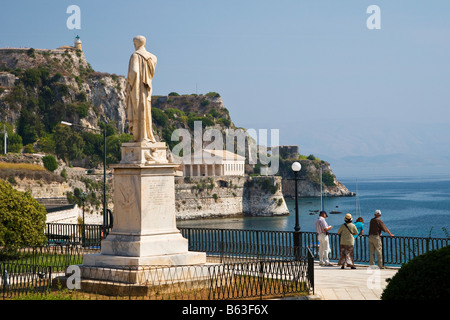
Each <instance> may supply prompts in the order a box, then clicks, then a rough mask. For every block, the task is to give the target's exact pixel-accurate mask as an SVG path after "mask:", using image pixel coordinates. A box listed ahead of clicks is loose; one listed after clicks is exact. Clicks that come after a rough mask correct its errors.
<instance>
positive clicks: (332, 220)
mask: <svg viewBox="0 0 450 320" xmlns="http://www.w3.org/2000/svg"><path fill="white" fill-rule="evenodd" d="M340 181H341V182H342V183H343V184H344V185H345V186H346V187H347V188H348V189H349V190H350V191H353V192H355V193H356V196H354V197H324V198H322V199H323V200H322V201H321V199H320V197H316V198H299V199H298V208H299V224H300V230H301V231H315V227H314V224H315V221H316V220H317V218H318V213H317V211H318V210H320V209H321V206H323V209H324V210H325V211H327V212H328V213H331V212H332V211H335V212H336V213H333V214H329V215H328V218H327V222H328V224H329V225H333V226H336V228H335V229H334V232H336V231H337V229H338V227H339V226H340V225H341V224H342V223H344V217H345V214H346V213H350V214H351V215H352V217H353V221H354V222H355V221H356V218H358V217H360V216H361V217H362V218H363V219H364V227H365V234H368V231H369V221H370V219H372V218H373V216H374V213H375V210H380V211H381V220H383V222H384V223H385V225H386V226H387V227H388V229H389V230H390V231H391V233H393V234H394V235H395V236H404V237H433V238H447V237H450V176H445V177H376V178H360V179H353V178H342V179H340ZM286 204H287V206H288V208H289V212H290V214H289V215H286V216H278V217H247V216H245V217H232V218H214V219H212V218H211V219H201V220H179V221H177V226H178V227H196V228H198V227H200V228H222V229H241V230H270V231H294V226H295V201H294V200H286ZM331 232H333V229H332V231H331Z"/></svg>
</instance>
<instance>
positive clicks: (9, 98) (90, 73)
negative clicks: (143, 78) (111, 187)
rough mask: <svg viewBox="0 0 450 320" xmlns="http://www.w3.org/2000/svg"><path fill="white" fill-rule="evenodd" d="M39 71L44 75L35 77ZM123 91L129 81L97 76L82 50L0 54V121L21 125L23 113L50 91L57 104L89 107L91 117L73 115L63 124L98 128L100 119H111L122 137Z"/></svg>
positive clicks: (10, 51)
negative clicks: (19, 121) (71, 123)
mask: <svg viewBox="0 0 450 320" xmlns="http://www.w3.org/2000/svg"><path fill="white" fill-rule="evenodd" d="M36 70H38V71H41V73H40V74H37V72H32V71H36ZM36 74H37V77H39V78H40V79H39V78H36ZM44 76H46V78H44ZM124 88H125V78H124V77H122V76H117V75H114V74H108V73H100V72H95V71H94V70H93V69H92V68H91V66H90V64H89V63H88V62H87V61H86V58H85V56H84V53H83V51H77V50H71V49H53V50H50V49H0V110H2V111H3V110H4V111H5V112H1V113H0V122H7V123H10V124H16V122H17V120H19V117H20V115H21V111H22V109H23V108H24V107H26V106H28V105H29V103H30V101H32V100H33V99H37V100H41V101H42V99H45V92H44V93H42V91H43V90H46V92H50V94H51V95H52V98H53V99H52V101H51V103H52V104H56V103H61V104H62V105H68V104H76V103H83V102H87V103H88V104H89V108H88V110H87V115H86V114H83V115H80V114H79V113H74V114H68V115H67V118H65V119H62V120H66V121H71V122H74V123H80V124H82V125H85V126H88V127H93V128H97V129H98V120H99V118H100V119H106V120H108V121H110V120H112V121H115V123H116V125H117V128H118V130H119V132H123V131H124V129H125V97H124V92H123V90H124ZM41 101H39V102H41ZM40 106H42V103H41V104H40ZM39 111H41V110H37V112H39ZM42 111H44V110H42Z"/></svg>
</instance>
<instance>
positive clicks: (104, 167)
mask: <svg viewBox="0 0 450 320" xmlns="http://www.w3.org/2000/svg"><path fill="white" fill-rule="evenodd" d="M61 124H62V125H64V126H69V127H71V126H76V127H80V128H84V129H91V130H94V131H97V132H102V133H103V227H102V229H103V236H104V235H105V233H106V214H107V210H108V207H107V206H108V205H107V203H106V126H105V127H104V128H103V130H100V129H95V128H88V127H85V126H82V125H79V124H74V123H71V122H67V121H61Z"/></svg>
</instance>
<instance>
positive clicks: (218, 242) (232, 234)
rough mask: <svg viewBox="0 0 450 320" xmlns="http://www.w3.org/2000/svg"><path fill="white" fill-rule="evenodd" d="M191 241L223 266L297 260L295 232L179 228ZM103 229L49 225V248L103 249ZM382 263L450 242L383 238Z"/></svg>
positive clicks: (334, 252)
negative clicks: (234, 261)
mask: <svg viewBox="0 0 450 320" xmlns="http://www.w3.org/2000/svg"><path fill="white" fill-rule="evenodd" d="M179 229H180V231H181V233H182V234H183V236H184V237H185V238H187V239H188V240H189V250H191V251H202V252H206V253H208V254H210V255H215V256H219V257H221V259H222V262H225V261H226V260H225V259H228V261H229V259H231V258H239V257H241V258H256V259H266V258H271V259H273V258H279V259H291V258H293V257H294V249H295V248H294V246H293V242H294V232H291V231H266V230H240V229H210V228H179ZM109 230H110V229H109V228H107V229H105V228H104V227H103V226H102V225H93V224H86V225H84V228H83V225H82V224H60V223H48V224H47V229H46V232H45V233H46V235H47V238H48V243H49V244H76V245H81V246H83V247H97V248H99V247H100V246H101V239H102V236H103V237H104V236H105V234H107V233H108V232H109ZM300 235H301V239H300V246H301V247H302V255H303V256H306V254H307V252H306V250H307V249H309V250H311V251H312V253H313V255H314V257H317V254H318V246H319V241H318V237H317V233H315V232H300ZM381 238H382V244H383V262H384V264H385V265H402V264H404V263H406V262H408V261H410V260H411V259H412V258H414V257H416V256H418V255H420V254H423V253H425V252H428V251H430V250H436V249H439V248H442V247H445V246H447V245H449V241H450V239H449V238H431V237H398V236H395V237H389V236H382V237H381ZM329 241H330V248H331V253H330V259H331V260H338V259H339V236H338V234H337V233H330V235H329ZM354 261H355V262H360V263H368V262H369V241H368V236H367V235H363V236H359V237H358V238H357V239H356V241H355V248H354Z"/></svg>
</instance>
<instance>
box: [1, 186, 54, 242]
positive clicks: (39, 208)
mask: <svg viewBox="0 0 450 320" xmlns="http://www.w3.org/2000/svg"><path fill="white" fill-rule="evenodd" d="M46 215H47V212H46V210H45V207H44V206H43V205H41V204H40V203H39V202H37V201H36V200H35V199H34V198H33V197H32V196H31V193H29V192H21V191H17V190H15V189H14V188H13V187H12V186H11V185H10V184H9V183H7V182H6V181H3V180H0V246H5V247H7V248H18V247H23V246H34V245H42V244H44V243H45V242H46V237H45V235H44V230H45V226H46V223H45V221H46Z"/></svg>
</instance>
